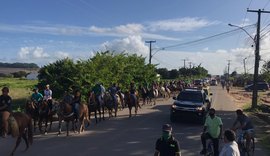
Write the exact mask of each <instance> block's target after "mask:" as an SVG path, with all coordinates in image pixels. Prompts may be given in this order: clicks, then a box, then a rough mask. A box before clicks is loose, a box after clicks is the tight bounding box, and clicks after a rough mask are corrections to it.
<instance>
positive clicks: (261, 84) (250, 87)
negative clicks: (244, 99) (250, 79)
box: [245, 82, 269, 91]
mask: <svg viewBox="0 0 270 156" xmlns="http://www.w3.org/2000/svg"><path fill="white" fill-rule="evenodd" d="M253 88H254V86H253V84H250V85H247V86H245V90H246V91H252V90H253ZM257 89H258V90H262V91H266V90H269V85H268V83H266V82H258V83H257Z"/></svg>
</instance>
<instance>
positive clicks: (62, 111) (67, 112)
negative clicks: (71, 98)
mask: <svg viewBox="0 0 270 156" xmlns="http://www.w3.org/2000/svg"><path fill="white" fill-rule="evenodd" d="M77 106H78V113H79V114H78V120H79V122H80V126H79V134H80V133H81V132H83V131H84V130H85V124H84V121H85V120H86V121H87V127H88V126H89V125H90V120H89V118H88V107H87V105H85V104H78V105H77ZM58 118H59V125H58V135H60V134H61V130H62V121H63V120H64V121H65V122H66V133H67V134H66V135H67V136H69V122H72V129H73V131H74V132H76V129H77V125H76V123H75V122H76V121H75V119H76V117H75V115H74V112H73V110H72V106H71V104H69V103H67V102H64V101H62V102H61V103H60V108H59V111H58Z"/></svg>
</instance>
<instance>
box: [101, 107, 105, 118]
mask: <svg viewBox="0 0 270 156" xmlns="http://www.w3.org/2000/svg"><path fill="white" fill-rule="evenodd" d="M101 107H102V115H103V120H105V117H104V111H105V110H104V109H105V108H104V105H103V106H101Z"/></svg>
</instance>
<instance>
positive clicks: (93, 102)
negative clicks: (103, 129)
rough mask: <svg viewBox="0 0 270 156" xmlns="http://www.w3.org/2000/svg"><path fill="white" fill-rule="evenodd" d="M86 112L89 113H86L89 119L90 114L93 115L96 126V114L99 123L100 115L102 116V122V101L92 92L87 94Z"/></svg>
mask: <svg viewBox="0 0 270 156" xmlns="http://www.w3.org/2000/svg"><path fill="white" fill-rule="evenodd" d="M88 111H89V113H88V115H89V119H90V117H91V112H94V113H95V119H96V124H97V123H98V118H97V112H98V113H99V121H101V113H102V115H103V120H105V117H104V101H103V99H102V98H101V95H99V96H97V95H95V93H94V92H90V93H89V97H88Z"/></svg>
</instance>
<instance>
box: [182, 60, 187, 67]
mask: <svg viewBox="0 0 270 156" xmlns="http://www.w3.org/2000/svg"><path fill="white" fill-rule="evenodd" d="M182 60H183V61H184V68H186V61H187V59H182Z"/></svg>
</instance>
